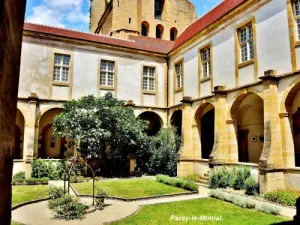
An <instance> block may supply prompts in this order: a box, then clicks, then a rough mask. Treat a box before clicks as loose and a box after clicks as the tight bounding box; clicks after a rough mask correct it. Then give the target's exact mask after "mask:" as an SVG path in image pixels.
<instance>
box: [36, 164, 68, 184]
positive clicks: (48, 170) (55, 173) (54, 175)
mask: <svg viewBox="0 0 300 225" xmlns="http://www.w3.org/2000/svg"><path fill="white" fill-rule="evenodd" d="M31 166H32V172H31V177H33V178H42V177H48V178H49V179H50V180H62V179H63V178H64V174H65V173H66V169H67V164H66V161H65V160H59V161H58V162H57V163H56V164H55V163H52V162H51V161H48V160H45V159H34V160H33V162H32V163H31Z"/></svg>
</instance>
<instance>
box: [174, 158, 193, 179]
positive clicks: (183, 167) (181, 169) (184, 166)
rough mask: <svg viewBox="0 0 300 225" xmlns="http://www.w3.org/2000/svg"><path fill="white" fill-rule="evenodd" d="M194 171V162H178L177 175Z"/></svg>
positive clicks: (184, 174)
mask: <svg viewBox="0 0 300 225" xmlns="http://www.w3.org/2000/svg"><path fill="white" fill-rule="evenodd" d="M193 173H194V162H182V161H178V163H177V176H179V177H182V176H186V175H189V174H193Z"/></svg>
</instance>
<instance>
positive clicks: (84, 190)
mask: <svg viewBox="0 0 300 225" xmlns="http://www.w3.org/2000/svg"><path fill="white" fill-rule="evenodd" d="M72 186H73V187H74V188H75V189H76V191H77V192H78V193H80V194H92V193H93V192H92V191H93V189H92V182H85V183H76V184H72ZM96 187H97V188H103V189H104V190H105V191H106V192H107V193H108V195H109V196H111V197H121V198H140V197H150V196H156V195H163V194H175V193H183V192H187V191H186V190H183V189H181V188H177V187H173V186H169V185H166V184H162V183H159V182H157V181H155V180H152V179H123V180H105V181H100V182H96Z"/></svg>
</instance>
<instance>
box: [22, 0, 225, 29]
mask: <svg viewBox="0 0 300 225" xmlns="http://www.w3.org/2000/svg"><path fill="white" fill-rule="evenodd" d="M190 1H191V2H192V3H193V4H194V5H195V6H196V8H197V15H198V17H200V16H202V15H204V14H205V13H207V12H208V11H209V10H210V9H212V8H213V7H215V6H216V5H218V4H219V3H220V2H222V1H223V0H190ZM89 8H90V0H27V7H26V14H25V21H26V22H32V23H38V24H45V25H51V26H57V27H63V28H69V29H75V30H79V31H84V32H88V30H89Z"/></svg>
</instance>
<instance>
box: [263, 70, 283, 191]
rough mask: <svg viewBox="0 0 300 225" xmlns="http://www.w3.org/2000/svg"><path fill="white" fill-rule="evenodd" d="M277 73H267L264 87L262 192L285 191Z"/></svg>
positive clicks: (264, 77)
mask: <svg viewBox="0 0 300 225" xmlns="http://www.w3.org/2000/svg"><path fill="white" fill-rule="evenodd" d="M275 73H276V72H275V71H274V70H270V71H266V72H265V75H264V76H263V77H260V79H261V80H263V85H264V123H265V124H264V147H263V151H262V155H261V158H260V160H259V183H260V192H261V193H265V192H268V191H272V190H276V189H283V188H284V174H283V170H282V166H283V160H282V143H281V141H282V139H281V129H280V128H281V127H280V118H279V105H278V104H279V103H278V101H279V100H278V87H277V84H278V78H277V77H276V76H275Z"/></svg>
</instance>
